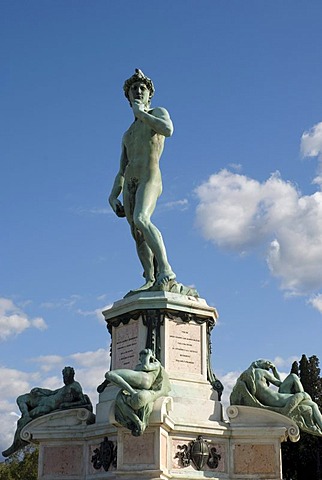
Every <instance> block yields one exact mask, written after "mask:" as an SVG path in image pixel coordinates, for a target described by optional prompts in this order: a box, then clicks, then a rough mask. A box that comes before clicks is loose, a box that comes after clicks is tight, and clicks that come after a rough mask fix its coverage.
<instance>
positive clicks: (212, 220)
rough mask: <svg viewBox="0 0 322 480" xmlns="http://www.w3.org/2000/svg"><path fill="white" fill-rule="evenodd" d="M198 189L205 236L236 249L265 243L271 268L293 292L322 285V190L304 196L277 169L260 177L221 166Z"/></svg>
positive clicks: (199, 221) (199, 222) (240, 250)
mask: <svg viewBox="0 0 322 480" xmlns="http://www.w3.org/2000/svg"><path fill="white" fill-rule="evenodd" d="M196 193H197V196H198V198H199V205H198V207H197V211H196V225H197V227H198V228H199V229H200V231H201V232H202V234H203V236H204V237H205V238H206V239H207V240H209V241H211V242H213V243H214V244H216V245H217V246H219V247H222V248H226V249H231V250H234V251H236V252H238V253H244V252H245V251H251V250H252V249H254V247H263V246H264V247H265V248H266V249H267V262H268V265H269V268H270V270H271V273H272V274H273V275H274V276H277V277H279V278H280V279H281V286H282V288H283V289H285V290H287V291H289V292H291V293H301V294H302V293H308V292H313V291H315V290H316V289H319V288H321V287H322V269H321V268H320V265H321V264H322V248H321V245H322V222H321V219H322V192H316V193H314V194H313V195H310V196H302V195H301V193H300V192H299V190H298V189H297V188H296V186H295V185H293V184H291V183H290V182H286V181H284V180H283V179H282V178H281V177H280V175H279V173H278V172H277V173H274V174H273V175H271V177H270V178H269V179H268V180H266V181H264V182H262V183H261V182H259V181H257V180H254V179H251V178H249V177H246V176H245V175H240V174H237V173H232V172H230V171H228V170H222V171H220V172H219V173H217V174H214V175H211V177H210V178H209V179H208V180H207V181H206V182H204V183H203V184H202V185H200V186H199V187H198V188H197V190H196Z"/></svg>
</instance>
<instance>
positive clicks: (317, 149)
mask: <svg viewBox="0 0 322 480" xmlns="http://www.w3.org/2000/svg"><path fill="white" fill-rule="evenodd" d="M301 152H302V154H303V156H304V157H318V156H319V155H321V153H322V122H320V123H317V124H316V125H314V126H313V127H312V128H311V130H309V131H308V132H304V133H303V135H302V138H301Z"/></svg>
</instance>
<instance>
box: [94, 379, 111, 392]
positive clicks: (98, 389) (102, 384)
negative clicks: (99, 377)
mask: <svg viewBox="0 0 322 480" xmlns="http://www.w3.org/2000/svg"><path fill="white" fill-rule="evenodd" d="M109 383H111V382H110V381H109V380H107V379H105V380H104V382H103V383H101V384H100V385H99V386H98V387H97V389H96V390H97V391H98V393H102V392H104V390H105V388H106V387H107V385H108V384H109Z"/></svg>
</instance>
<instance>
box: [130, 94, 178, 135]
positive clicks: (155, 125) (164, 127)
mask: <svg viewBox="0 0 322 480" xmlns="http://www.w3.org/2000/svg"><path fill="white" fill-rule="evenodd" d="M132 109H133V112H134V115H135V116H136V117H137V118H138V119H139V120H141V121H142V122H143V123H146V124H147V125H148V126H149V127H150V128H151V129H152V130H154V131H155V132H156V133H159V134H160V135H163V136H164V137H171V135H172V133H173V124H172V120H171V118H170V115H169V113H168V111H167V110H166V109H165V108H160V107H158V108H154V109H153V110H151V112H149V113H147V112H146V111H145V110H144V106H143V104H142V103H139V102H133V104H132Z"/></svg>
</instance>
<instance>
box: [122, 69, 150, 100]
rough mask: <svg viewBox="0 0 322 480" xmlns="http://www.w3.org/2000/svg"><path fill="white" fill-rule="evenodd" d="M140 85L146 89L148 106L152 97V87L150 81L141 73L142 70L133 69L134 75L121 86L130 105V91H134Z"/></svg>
mask: <svg viewBox="0 0 322 480" xmlns="http://www.w3.org/2000/svg"><path fill="white" fill-rule="evenodd" d="M140 84H141V85H144V86H145V87H146V89H147V94H146V97H147V104H148V105H149V104H150V102H151V98H152V97H153V95H154V85H153V82H152V80H151V79H150V78H148V77H146V76H145V75H144V73H143V72H142V70H140V69H139V68H136V69H135V73H134V75H132V77H130V78H128V79H127V80H125V82H124V85H123V90H124V94H125V96H126V98H127V99H128V101H129V102H130V104H131V97H132V95H133V92H132V90H133V89H135V88H136V87H137V86H139V85H140Z"/></svg>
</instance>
